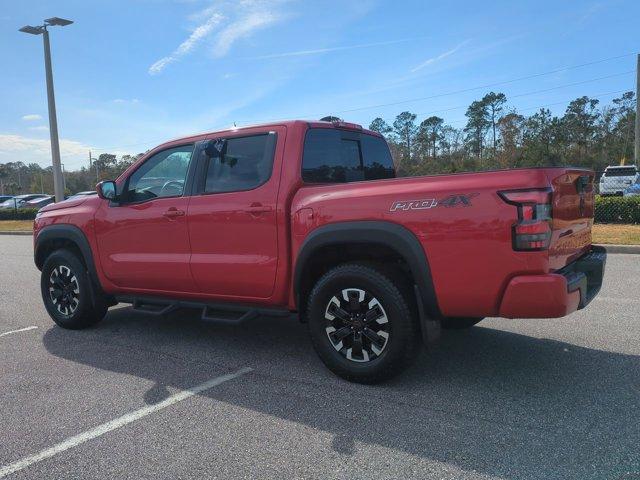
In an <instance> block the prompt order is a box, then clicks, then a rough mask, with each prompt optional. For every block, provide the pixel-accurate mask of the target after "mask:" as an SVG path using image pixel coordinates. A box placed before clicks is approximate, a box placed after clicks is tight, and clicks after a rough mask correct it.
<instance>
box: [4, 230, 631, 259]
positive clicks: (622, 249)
mask: <svg viewBox="0 0 640 480" xmlns="http://www.w3.org/2000/svg"><path fill="white" fill-rule="evenodd" d="M0 235H33V232H29V231H15V232H11V231H8V232H3V231H0ZM597 246H598V247H604V248H605V249H606V250H607V253H631V254H640V245H607V244H597Z"/></svg>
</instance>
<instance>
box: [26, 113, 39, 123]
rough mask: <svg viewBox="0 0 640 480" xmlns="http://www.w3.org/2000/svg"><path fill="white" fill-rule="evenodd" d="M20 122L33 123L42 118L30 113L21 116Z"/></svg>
mask: <svg viewBox="0 0 640 480" xmlns="http://www.w3.org/2000/svg"><path fill="white" fill-rule="evenodd" d="M22 120H24V121H25V122H33V121H35V120H42V116H40V115H38V114H37V113H30V114H28V115H23V116H22Z"/></svg>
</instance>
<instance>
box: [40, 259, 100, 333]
mask: <svg viewBox="0 0 640 480" xmlns="http://www.w3.org/2000/svg"><path fill="white" fill-rule="evenodd" d="M40 289H41V292H42V300H43V301H44V306H45V308H46V309H47V312H48V313H49V316H50V317H51V318H52V319H53V321H54V322H56V323H57V324H58V325H59V326H61V327H63V328H69V329H81V328H86V327H90V326H92V325H95V324H96V323H98V322H99V321H100V320H102V318H103V317H104V316H105V314H106V313H107V305H106V302H104V301H103V299H101V298H97V299H96V301H95V302H94V299H93V298H92V290H91V289H92V285H91V279H90V278H89V275H88V274H87V269H86V267H85V266H84V265H83V264H82V262H81V261H80V259H78V257H77V256H76V255H75V254H73V253H72V252H70V251H69V250H56V251H55V252H53V253H52V254H51V255H49V257H47V259H46V260H45V262H44V265H43V267H42V274H41V277H40Z"/></svg>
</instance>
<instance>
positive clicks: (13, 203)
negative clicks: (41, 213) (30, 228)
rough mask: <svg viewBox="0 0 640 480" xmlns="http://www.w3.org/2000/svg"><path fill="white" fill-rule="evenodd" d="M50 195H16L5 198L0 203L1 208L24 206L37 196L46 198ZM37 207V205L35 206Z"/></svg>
mask: <svg viewBox="0 0 640 480" xmlns="http://www.w3.org/2000/svg"><path fill="white" fill-rule="evenodd" d="M48 196H49V195H45V194H43V193H28V194H26V195H18V196H16V197H13V198H10V199H8V200H5V201H4V202H2V203H1V204H0V209H8V208H13V209H16V208H22V207H23V206H24V204H25V203H26V202H28V201H30V200H35V199H36V198H44V197H48ZM34 208H35V207H34Z"/></svg>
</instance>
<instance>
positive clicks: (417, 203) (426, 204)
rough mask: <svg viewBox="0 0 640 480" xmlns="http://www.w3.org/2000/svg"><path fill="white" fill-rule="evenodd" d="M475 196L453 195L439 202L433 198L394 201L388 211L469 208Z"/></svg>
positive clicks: (471, 194)
mask: <svg viewBox="0 0 640 480" xmlns="http://www.w3.org/2000/svg"><path fill="white" fill-rule="evenodd" d="M477 195H478V194H477V193H464V194H463V193H455V194H453V195H448V196H446V197H444V198H442V199H440V200H437V199H435V198H425V199H422V200H396V201H395V202H393V203H392V204H391V208H390V209H389V211H390V212H397V211H407V210H426V209H429V208H435V207H445V208H451V207H471V206H472V204H471V199H472V198H473V197H475V196H477Z"/></svg>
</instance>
